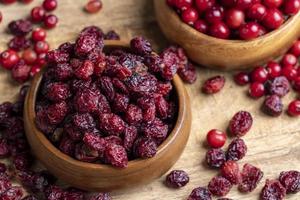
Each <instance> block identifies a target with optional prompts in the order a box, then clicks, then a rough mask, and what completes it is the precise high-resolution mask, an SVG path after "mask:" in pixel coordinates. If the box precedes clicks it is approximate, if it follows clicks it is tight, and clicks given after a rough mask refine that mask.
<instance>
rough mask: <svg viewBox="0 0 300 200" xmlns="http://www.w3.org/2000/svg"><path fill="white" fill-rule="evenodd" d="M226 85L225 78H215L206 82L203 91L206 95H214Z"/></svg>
mask: <svg viewBox="0 0 300 200" xmlns="http://www.w3.org/2000/svg"><path fill="white" fill-rule="evenodd" d="M224 85H225V77H224V76H214V77H211V78H209V79H208V80H206V81H205V83H204V84H203V86H202V91H203V92H204V93H206V94H214V93H217V92H219V91H220V90H221V89H222V88H223V87H224Z"/></svg>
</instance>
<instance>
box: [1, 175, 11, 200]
mask: <svg viewBox="0 0 300 200" xmlns="http://www.w3.org/2000/svg"><path fill="white" fill-rule="evenodd" d="M11 187H12V184H11V181H10V180H9V179H8V178H6V177H0V197H1V194H2V193H3V192H5V191H6V190H8V189H9V188H11Z"/></svg>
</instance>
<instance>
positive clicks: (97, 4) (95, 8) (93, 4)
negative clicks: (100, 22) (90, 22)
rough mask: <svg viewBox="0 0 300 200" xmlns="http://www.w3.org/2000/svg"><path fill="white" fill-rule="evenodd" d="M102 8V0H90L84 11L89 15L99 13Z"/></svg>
mask: <svg viewBox="0 0 300 200" xmlns="http://www.w3.org/2000/svg"><path fill="white" fill-rule="evenodd" d="M101 8H102V2H101V0H89V1H88V3H87V4H86V5H85V7H84V9H85V10H86V11H87V12H88V13H97V12H99V11H100V10H101Z"/></svg>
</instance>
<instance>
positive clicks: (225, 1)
mask: <svg viewBox="0 0 300 200" xmlns="http://www.w3.org/2000/svg"><path fill="white" fill-rule="evenodd" d="M220 4H221V5H222V6H224V7H225V8H232V7H234V6H235V4H236V0H221V1H220Z"/></svg>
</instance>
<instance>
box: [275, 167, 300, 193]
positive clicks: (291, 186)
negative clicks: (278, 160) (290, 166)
mask: <svg viewBox="0 0 300 200" xmlns="http://www.w3.org/2000/svg"><path fill="white" fill-rule="evenodd" d="M279 181H280V183H281V184H282V185H283V186H284V187H285V189H286V192H287V193H298V192H299V191H300V172H299V171H286V172H281V173H280V176H279Z"/></svg>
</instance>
